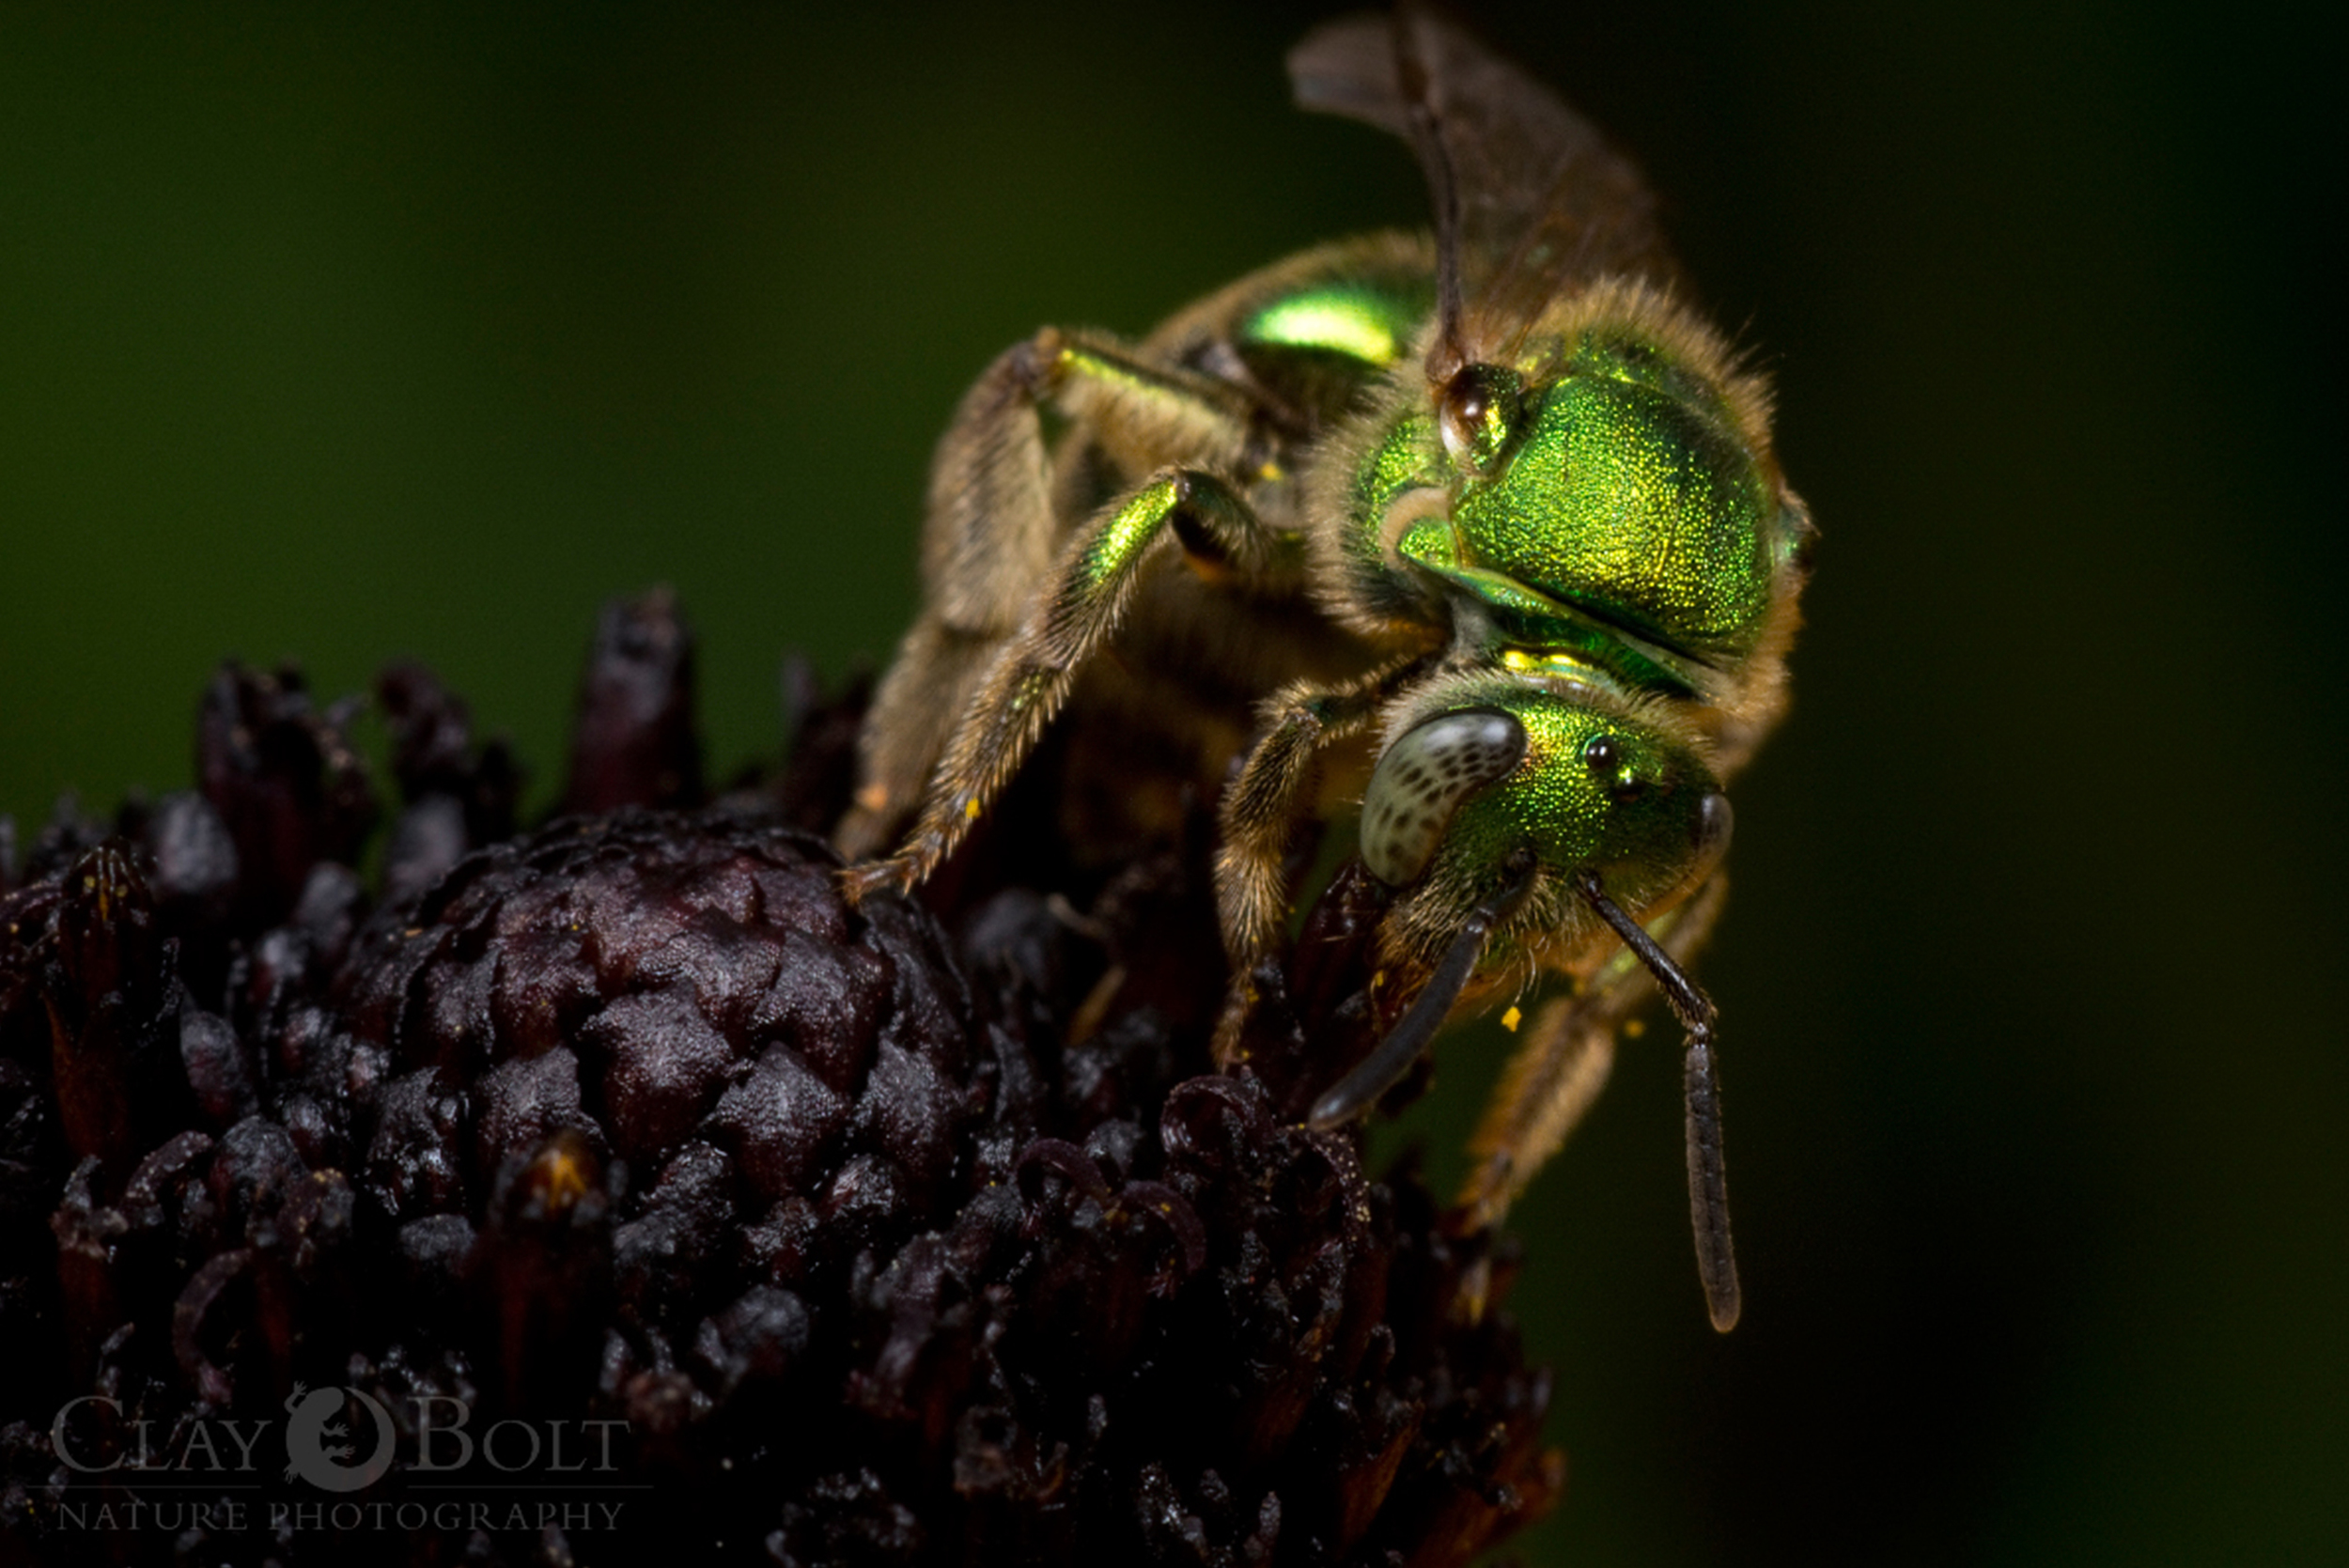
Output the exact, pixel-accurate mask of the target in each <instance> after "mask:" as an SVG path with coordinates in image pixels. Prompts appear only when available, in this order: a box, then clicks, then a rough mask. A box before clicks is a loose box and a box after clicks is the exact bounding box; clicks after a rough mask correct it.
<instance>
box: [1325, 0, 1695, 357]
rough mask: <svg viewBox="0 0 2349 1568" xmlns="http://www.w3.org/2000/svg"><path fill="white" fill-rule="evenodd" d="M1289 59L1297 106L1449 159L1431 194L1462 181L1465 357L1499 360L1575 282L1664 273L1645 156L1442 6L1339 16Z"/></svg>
mask: <svg viewBox="0 0 2349 1568" xmlns="http://www.w3.org/2000/svg"><path fill="white" fill-rule="evenodd" d="M1406 51H1409V52H1411V53H1412V54H1416V61H1415V62H1413V63H1407V61H1406V58H1405V54H1406ZM1412 64H1415V67H1416V69H1412ZM1288 68H1289V80H1290V83H1291V84H1292V85H1293V87H1294V89H1295V92H1296V97H1297V101H1298V104H1299V107H1301V108H1306V109H1315V110H1319V111H1322V112H1323V113H1327V114H1335V115H1345V116H1348V117H1350V118H1353V119H1359V120H1363V121H1366V122H1368V123H1369V124H1372V125H1376V126H1377V127H1379V128H1380V129H1381V130H1385V131H1389V132H1393V133H1394V134H1395V135H1398V136H1401V137H1402V138H1404V139H1405V140H1406V141H1408V142H1410V143H1412V144H1413V146H1414V147H1417V148H1418V150H1419V154H1420V159H1421V162H1422V163H1423V164H1432V163H1434V162H1435V160H1437V159H1441V160H1442V161H1444V162H1447V163H1449V165H1450V166H1449V169H1448V170H1445V169H1441V168H1439V167H1435V166H1430V167H1429V168H1428V170H1427V173H1428V179H1429V183H1430V184H1431V185H1433V186H1435V187H1436V188H1437V189H1438V192H1439V196H1438V199H1439V201H1440V200H1441V199H1442V198H1441V194H1440V193H1441V191H1442V188H1443V186H1444V184H1445V182H1446V180H1447V178H1448V179H1449V181H1450V183H1451V186H1452V188H1453V190H1454V191H1455V192H1456V193H1457V200H1458V203H1459V253H1460V254H1459V260H1458V265H1459V269H1460V273H1461V280H1460V281H1461V289H1462V294H1463V296H1464V299H1463V310H1462V318H1461V323H1460V326H1461V337H1462V341H1461V342H1460V344H1459V345H1458V347H1459V349H1461V350H1462V351H1463V352H1464V353H1465V354H1466V356H1467V357H1468V358H1469V359H1471V360H1488V361H1489V360H1505V359H1506V358H1507V357H1508V356H1509V355H1510V353H1511V352H1512V351H1513V350H1514V349H1516V348H1517V344H1518V342H1519V341H1520V340H1521V339H1522V338H1523V336H1524V334H1525V331H1526V329H1527V328H1528V327H1529V326H1530V325H1531V324H1532V321H1533V319H1534V318H1536V317H1537V316H1539V315H1540V314H1541V312H1542V309H1543V307H1544V306H1546V305H1547V304H1548V303H1549V302H1550V301H1551V300H1552V299H1553V298H1555V297H1556V296H1557V295H1558V294H1559V293H1560V292H1561V291H1563V290H1564V289H1566V288H1569V287H1573V286H1574V285H1575V284H1577V283H1579V282H1581V281H1584V280H1587V279H1589V278H1592V277H1595V276H1596V275H1598V274H1600V273H1602V272H1634V273H1643V274H1647V275H1650V276H1655V277H1659V278H1665V277H1669V276H1671V274H1672V257H1671V254H1670V252H1669V251H1668V250H1667V249H1666V247H1665V244H1664V241H1663V236H1662V234H1661V233H1660V231H1659V230H1658V229H1657V224H1656V211H1655V210H1656V201H1655V197H1654V196H1653V195H1651V194H1649V192H1648V189H1647V185H1646V183H1645V181H1643V180H1642V179H1641V178H1640V172H1639V170H1638V169H1636V168H1634V167H1633V166H1632V164H1631V163H1630V161H1629V160H1627V159H1626V158H1625V157H1624V156H1623V155H1622V154H1621V153H1618V152H1617V151H1615V149H1614V148H1613V147H1610V146H1608V145H1607V141H1606V139H1605V138H1604V137H1602V136H1601V135H1600V134H1599V133H1598V130H1597V128H1596V127H1595V126H1594V125H1592V124H1591V122H1590V121H1589V120H1586V119H1584V118H1583V117H1582V116H1580V115H1578V114H1576V113H1575V112H1574V111H1573V110H1572V109H1570V108H1568V107H1566V105H1565V104H1564V103H1563V101H1560V99H1559V98H1558V96H1557V94H1555V93H1553V92H1551V91H1550V90H1549V89H1548V87H1546V86H1544V85H1542V84H1541V83H1539V82H1536V81H1535V80H1533V79H1532V77H1530V76H1528V75H1526V74H1525V72H1523V71H1521V70H1518V69H1517V67H1515V66H1513V65H1511V64H1510V63H1509V62H1508V61H1506V60H1503V59H1501V57H1500V56H1498V55H1496V54H1493V53H1492V52H1491V51H1490V50H1488V49H1486V47H1485V46H1484V45H1483V44H1482V43H1479V42H1478V41H1477V40H1476V39H1473V38H1470V36H1469V35H1468V34H1466V33H1464V32H1462V31H1461V30H1460V29H1458V28H1457V27H1455V26H1453V25H1452V24H1451V23H1447V22H1445V21H1443V20H1442V19H1441V18H1439V17H1436V16H1433V15H1430V14H1428V13H1427V12H1425V11H1424V10H1423V9H1421V8H1418V7H1406V8H1402V9H1400V10H1399V11H1398V12H1397V13H1396V15H1395V16H1393V17H1389V16H1386V15H1383V14H1377V13H1370V14H1361V15H1355V16H1346V17H1341V18H1339V19H1338V20H1337V21H1335V22H1330V23H1325V24H1324V25H1322V26H1320V27H1317V28H1315V30H1314V31H1313V32H1311V33H1309V34H1307V35H1306V36H1305V38H1304V39H1303V40H1302V41H1301V42H1299V44H1298V45H1297V47H1296V48H1294V49H1292V50H1291V51H1289V57H1288ZM1410 78H1416V80H1415V81H1413V80H1409V79H1410ZM1422 110H1424V111H1425V114H1426V122H1425V126H1424V128H1423V126H1422V125H1421V124H1420V123H1419V122H1418V116H1419V114H1420V111H1422ZM1430 133H1432V137H1433V139H1434V141H1435V142H1436V143H1437V144H1439V147H1430V146H1429V145H1428V142H1427V139H1426V138H1427V136H1428V135H1429V134H1430Z"/></svg>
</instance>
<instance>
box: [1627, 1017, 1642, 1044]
mask: <svg viewBox="0 0 2349 1568" xmlns="http://www.w3.org/2000/svg"><path fill="white" fill-rule="evenodd" d="M1646 1032H1647V1020H1646V1019H1645V1018H1626V1019H1624V1021H1623V1037H1624V1038H1625V1039H1626V1040H1636V1039H1638V1038H1639V1037H1640V1036H1641V1035H1642V1034H1645V1033H1646Z"/></svg>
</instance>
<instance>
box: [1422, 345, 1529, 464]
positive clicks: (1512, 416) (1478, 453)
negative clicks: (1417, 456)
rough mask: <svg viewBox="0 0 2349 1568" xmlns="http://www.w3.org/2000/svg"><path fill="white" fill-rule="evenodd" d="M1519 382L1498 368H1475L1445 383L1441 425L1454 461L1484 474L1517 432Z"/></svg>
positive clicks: (1439, 419)
mask: <svg viewBox="0 0 2349 1568" xmlns="http://www.w3.org/2000/svg"><path fill="white" fill-rule="evenodd" d="M1517 412H1518V393H1517V377H1516V376H1515V375H1514V374H1513V373H1511V372H1509V371H1507V370H1503V369H1502V368H1501V366H1499V365H1469V366H1467V367H1466V368H1464V369H1462V370H1461V371H1460V372H1459V374H1457V375H1455V376H1454V377H1453V378H1452V380H1450V381H1448V382H1446V383H1445V385H1444V389H1443V401H1442V404H1441V406H1440V407H1439V409H1438V411H1437V413H1438V423H1439V425H1440V426H1441V427H1442V430H1443V444H1444V449H1445V450H1446V451H1447V452H1449V453H1451V454H1452V460H1453V461H1454V462H1455V463H1458V464H1460V465H1461V466H1462V467H1464V468H1467V469H1470V471H1472V472H1476V473H1482V472H1483V471H1484V470H1485V469H1486V467H1487V466H1488V465H1490V464H1491V462H1492V461H1493V459H1494V458H1497V457H1499V456H1500V454H1501V447H1503V446H1504V445H1506V444H1507V443H1508V440H1509V436H1510V433H1511V432H1512V431H1513V430H1515V429H1516V427H1517Z"/></svg>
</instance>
